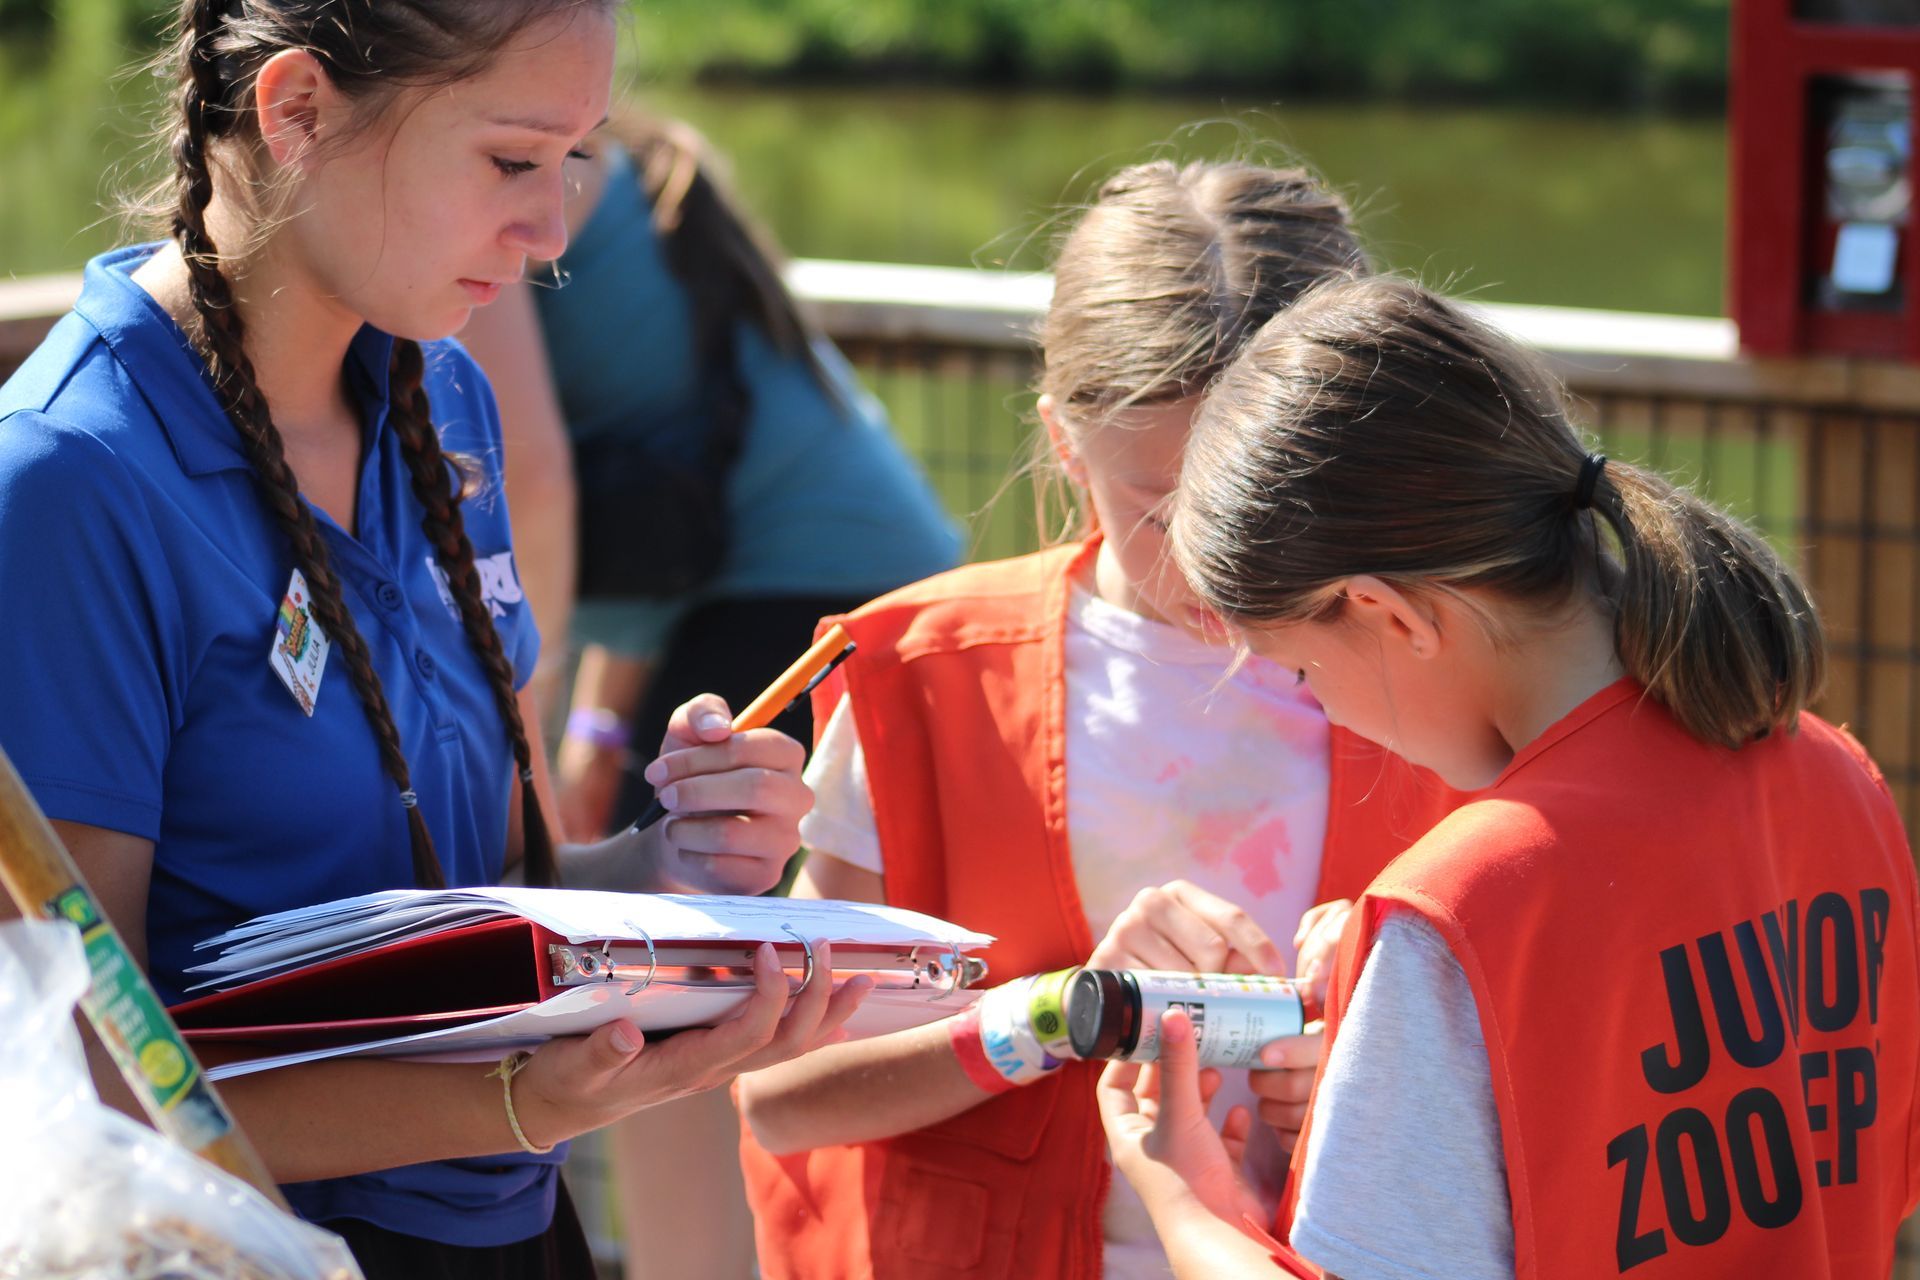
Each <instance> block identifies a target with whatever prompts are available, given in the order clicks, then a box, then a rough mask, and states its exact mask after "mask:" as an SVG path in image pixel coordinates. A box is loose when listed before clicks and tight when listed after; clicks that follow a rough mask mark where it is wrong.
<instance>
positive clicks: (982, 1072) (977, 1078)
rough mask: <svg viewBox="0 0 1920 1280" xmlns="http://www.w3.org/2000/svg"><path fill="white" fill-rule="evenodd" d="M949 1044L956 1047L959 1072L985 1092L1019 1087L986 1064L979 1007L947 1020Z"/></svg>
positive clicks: (989, 1064)
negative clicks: (962, 1072)
mask: <svg viewBox="0 0 1920 1280" xmlns="http://www.w3.org/2000/svg"><path fill="white" fill-rule="evenodd" d="M947 1042H948V1043H949V1044H951V1045H952V1046H953V1056H954V1057H955V1058H957V1059H959V1061H960V1069H961V1070H962V1071H964V1072H966V1073H967V1079H969V1080H971V1081H973V1084H974V1087H975V1088H977V1089H979V1090H980V1091H981V1092H982V1093H1010V1092H1012V1091H1013V1090H1014V1089H1017V1088H1019V1086H1018V1085H1017V1084H1015V1083H1014V1082H1013V1081H1011V1080H1009V1079H1007V1078H1006V1077H1005V1076H1003V1075H1001V1074H1000V1073H999V1072H998V1071H996V1070H995V1069H994V1066H993V1064H992V1063H991V1062H989V1061H987V1050H986V1046H985V1045H983V1044H982V1043H981V1040H980V1006H978V1005H975V1006H974V1007H973V1008H971V1009H969V1010H967V1011H966V1012H965V1013H963V1014H960V1015H958V1016H956V1017H952V1018H948V1019H947Z"/></svg>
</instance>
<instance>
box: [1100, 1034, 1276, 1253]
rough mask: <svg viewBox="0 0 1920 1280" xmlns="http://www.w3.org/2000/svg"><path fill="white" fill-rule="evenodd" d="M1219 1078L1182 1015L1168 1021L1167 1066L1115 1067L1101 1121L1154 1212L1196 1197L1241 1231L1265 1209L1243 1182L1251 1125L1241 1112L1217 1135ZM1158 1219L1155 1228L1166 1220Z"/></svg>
mask: <svg viewBox="0 0 1920 1280" xmlns="http://www.w3.org/2000/svg"><path fill="white" fill-rule="evenodd" d="M1219 1083H1220V1076H1219V1073H1218V1072H1215V1071H1208V1072H1202V1071H1201V1070H1200V1066H1199V1054H1198V1052H1197V1050H1196V1048H1195V1045H1194V1038H1193V1023H1192V1022H1190V1021H1189V1020H1188V1019H1187V1015H1186V1014H1184V1013H1181V1012H1179V1011H1178V1010H1175V1011H1171V1012H1169V1013H1166V1014H1164V1015H1162V1016H1161V1019H1160V1061H1159V1062H1157V1063H1151V1064H1148V1065H1146V1066H1144V1067H1143V1066H1141V1065H1140V1064H1139V1063H1132V1062H1115V1063H1112V1064H1110V1065H1109V1066H1108V1067H1107V1069H1106V1071H1105V1072H1103V1073H1102V1074H1101V1076H1100V1088H1099V1090H1098V1097H1099V1101H1100V1118H1101V1120H1102V1121H1103V1122H1104V1123H1105V1125H1106V1128H1107V1146H1108V1149H1109V1150H1110V1151H1111V1152H1112V1155H1113V1164H1114V1167H1115V1168H1116V1169H1118V1170H1120V1172H1121V1173H1122V1174H1123V1175H1124V1176H1125V1177H1126V1179H1127V1181H1129V1182H1131V1183H1132V1184H1133V1186H1134V1189H1135V1190H1137V1191H1138V1192H1139V1193H1140V1198H1141V1199H1142V1200H1144V1201H1146V1203H1147V1208H1148V1210H1149V1211H1150V1212H1152V1211H1153V1210H1154V1208H1155V1206H1156V1205H1159V1206H1161V1207H1162V1208H1164V1207H1165V1205H1166V1204H1168V1203H1169V1202H1170V1201H1171V1200H1175V1199H1178V1198H1180V1197H1182V1196H1191V1197H1193V1198H1194V1199H1196V1200H1198V1201H1199V1202H1200V1203H1201V1204H1202V1205H1204V1206H1205V1207H1206V1209H1207V1210H1208V1211H1209V1212H1210V1213H1212V1214H1213V1215H1214V1216H1215V1217H1218V1218H1220V1219H1222V1220H1223V1221H1226V1222H1229V1223H1232V1224H1233V1225H1234V1226H1236V1227H1238V1226H1239V1225H1240V1223H1241V1222H1242V1220H1243V1219H1245V1218H1246V1217H1248V1216H1251V1217H1252V1218H1253V1219H1254V1220H1255V1221H1256V1222H1257V1221H1260V1220H1261V1218H1262V1217H1263V1211H1262V1209H1261V1206H1260V1201H1259V1199H1258V1198H1257V1197H1255V1196H1254V1194H1253V1191H1252V1190H1251V1189H1250V1188H1249V1187H1248V1186H1247V1184H1246V1183H1245V1182H1244V1181H1243V1180H1242V1179H1241V1177H1240V1168H1239V1160H1238V1155H1239V1154H1240V1153H1243V1152H1244V1150H1245V1146H1246V1136H1247V1128H1248V1126H1249V1124H1250V1123H1251V1118H1250V1117H1249V1116H1248V1115H1247V1112H1246V1110H1245V1109H1244V1108H1241V1107H1235V1108H1234V1109H1233V1110H1232V1111H1231V1112H1229V1113H1228V1115H1227V1121H1226V1124H1225V1125H1224V1126H1223V1127H1222V1130H1221V1131H1218V1132H1216V1131H1215V1129H1214V1127H1213V1125H1212V1124H1211V1123H1210V1122H1209V1121H1208V1120H1207V1103H1208V1102H1209V1100H1210V1099H1211V1098H1212V1095H1213V1092H1214V1090H1215V1089H1217V1088H1218V1087H1219ZM1159 1216H1160V1215H1159V1214H1157V1213H1156V1214H1155V1220H1156V1221H1158V1220H1159Z"/></svg>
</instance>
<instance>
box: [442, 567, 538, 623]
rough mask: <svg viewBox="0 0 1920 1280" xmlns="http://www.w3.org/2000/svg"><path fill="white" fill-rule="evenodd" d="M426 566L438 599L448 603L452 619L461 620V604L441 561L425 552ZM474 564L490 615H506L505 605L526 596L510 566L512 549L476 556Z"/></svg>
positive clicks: (444, 603) (523, 598)
mask: <svg viewBox="0 0 1920 1280" xmlns="http://www.w3.org/2000/svg"><path fill="white" fill-rule="evenodd" d="M427 567H428V568H429V569H431V570H433V585H434V587H435V588H436V589H437V590H438V591H439V592H440V603H441V604H443V605H445V606H446V607H447V613H448V614H449V615H451V616H452V618H453V620H454V621H455V622H458V621H460V606H459V604H458V603H457V602H456V601H455V600H454V598H453V588H452V586H451V585H450V584H449V583H448V582H447V575H446V573H445V571H443V570H442V569H441V568H440V562H439V561H438V560H435V559H434V558H433V557H432V556H428V557H427ZM473 567H474V569H475V571H476V572H478V573H479V575H480V598H481V599H482V600H484V601H486V602H487V612H488V613H489V614H491V615H492V616H493V617H496V618H504V617H506V616H507V609H506V607H507V606H508V605H510V604H519V603H520V602H521V601H522V600H525V599H526V598H527V597H526V593H525V592H524V591H522V590H521V589H520V575H519V574H518V573H517V572H516V571H515V570H514V567H513V552H511V551H501V552H498V553H497V554H495V555H490V556H484V557H482V556H475V557H474V559H473Z"/></svg>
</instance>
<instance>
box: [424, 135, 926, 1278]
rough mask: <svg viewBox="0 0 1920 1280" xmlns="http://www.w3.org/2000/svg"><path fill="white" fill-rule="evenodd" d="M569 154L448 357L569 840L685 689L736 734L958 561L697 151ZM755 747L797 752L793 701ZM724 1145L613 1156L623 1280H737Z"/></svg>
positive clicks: (639, 785)
mask: <svg viewBox="0 0 1920 1280" xmlns="http://www.w3.org/2000/svg"><path fill="white" fill-rule="evenodd" d="M586 151H587V152H588V158H587V159H586V160H585V161H584V162H582V163H580V164H579V165H578V168H579V170H580V190H579V192H578V194H577V195H576V196H575V197H574V198H573V199H572V201H571V202H570V204H569V208H568V215H567V221H568V225H569V228H570V230H571V231H572V237H571V239H570V243H569V245H568V248H567V250H566V252H565V254H564V256H563V257H562V258H561V259H560V260H559V261H557V262H555V263H553V264H552V266H551V272H550V274H548V275H547V276H546V278H544V279H536V280H535V281H534V282H530V283H529V284H522V285H519V286H515V287H512V288H510V289H509V290H507V291H506V293H504V294H503V295H502V296H501V298H500V299H499V301H498V302H497V303H496V304H495V306H493V307H491V308H489V309H488V310H487V311H486V312H484V313H481V314H478V315H476V318H475V321H474V323H473V324H471V325H469V327H468V328H467V329H466V330H464V331H463V332H462V334H461V338H462V340H463V341H464V342H466V344H467V345H468V347H469V348H470V350H471V351H472V352H473V354H474V355H475V356H476V357H477V358H478V359H479V360H480V361H481V363H482V364H483V366H484V367H485V368H486V370H487V371H488V374H489V376H490V377H491V379H492V381H493V383H494V386H495V389H496V393H497V395H498V397H499V400H500V405H501V415H502V418H503V421H504V427H505V438H506V475H507V488H508V489H509V491H510V492H511V493H512V495H513V504H514V505H513V520H514V526H515V529H514V533H515V538H516V542H517V546H518V547H519V556H520V560H521V565H522V573H521V577H522V580H523V582H524V585H525V591H526V594H527V596H528V598H529V600H530V602H531V604H532V606H533V609H534V612H535V615H536V617H537V618H538V620H539V623H540V626H541V628H542V631H543V633H544V634H545V635H546V636H548V637H549V639H548V643H547V647H546V650H545V652H546V653H547V655H549V660H548V662H547V663H546V664H545V670H544V671H543V672H542V673H541V675H540V676H539V677H537V683H536V688H537V689H538V690H539V691H540V693H541V695H542V696H544V698H546V699H547V700H548V705H549V706H551V705H553V704H554V703H555V702H557V700H558V699H559V698H560V696H561V691H560V689H559V681H560V679H561V678H562V677H563V674H564V670H565V667H564V663H563V660H562V659H561V655H564V654H566V652H567V651H568V648H569V646H568V644H567V643H566V642H565V641H564V639H557V637H564V636H565V635H566V634H567V633H568V631H569V630H571V634H572V637H573V639H574V642H575V644H576V645H578V646H579V649H580V662H579V667H578V672H577V675H576V677H575V681H574V684H573V689H572V695H571V707H570V710H569V712H568V715H567V721H566V725H567V727H566V731H565V733H564V734H563V735H562V737H561V740H560V747H559V751H558V759H557V762H556V771H555V783H556V790H557V793H558V800H559V808H560V816H561V821H562V822H563V824H564V826H565V829H566V830H567V832H568V833H569V834H570V836H571V837H573V838H576V839H578V838H585V837H587V836H589V835H592V834H595V833H599V832H603V831H606V830H608V829H609V828H611V827H612V826H613V824H615V823H617V822H625V821H628V820H630V819H631V818H633V817H634V816H636V815H637V814H638V813H639V812H640V810H641V809H642V808H643V807H644V806H645V804H646V803H647V802H648V801H649V800H650V799H651V798H652V788H651V786H650V785H649V784H648V783H647V781H646V780H645V778H644V777H642V776H641V775H640V774H639V773H638V771H637V763H644V761H642V760H640V758H639V757H637V756H635V755H633V754H632V753H631V752H629V750H628V744H629V743H630V742H639V743H645V742H652V741H655V740H657V739H658V738H659V736H660V732H661V728H662V726H663V725H664V722H665V717H666V715H667V713H668V712H669V711H670V710H671V709H672V707H673V706H674V705H676V702H677V701H684V700H685V697H684V696H681V695H680V694H679V692H678V691H680V690H682V689H688V688H691V689H694V690H695V691H696V692H697V691H701V690H706V689H712V690H713V691H715V692H718V693H719V694H721V695H722V696H723V697H725V698H726V699H727V700H728V703H729V705H730V706H732V707H733V708H734V709H735V710H738V709H740V708H741V707H743V706H745V705H746V703H747V702H748V701H749V700H751V699H752V697H753V696H754V695H755V694H756V693H758V692H759V691H760V689H761V688H763V687H764V686H765V685H766V684H768V683H770V682H771V681H772V679H773V678H774V677H775V676H777V675H778V674H779V673H780V672H781V671H782V670H783V669H785V667H786V665H787V664H788V663H789V662H791V661H792V659H793V658H794V657H796V656H797V655H798V654H799V653H800V652H801V651H802V650H804V649H805V648H806V647H807V645H808V644H809V642H810V641H811V638H812V631H813V627H814V624H815V622H816V621H817V620H818V619H819V618H821V617H823V616H826V615H829V614H835V613H841V612H845V611H847V610H849V609H851V608H853V607H855V606H857V605H859V604H862V603H864V602H865V601H867V600H869V599H871V598H873V597H874V596H877V595H880V594H882V593H884V592H886V591H889V590H891V589H893V588H894V587H897V586H900V585H903V584H905V583H908V582H911V581H914V580H917V579H919V578H923V577H926V576H928V575H930V574H933V573H937V572H939V571H941V570H943V569H946V568H949V567H951V566H952V565H953V564H955V563H956V562H957V561H958V559H959V556H960V550H961V545H960V536H959V533H958V530H957V529H956V528H955V527H954V525H953V523H952V521H951V520H950V519H949V518H948V517H947V515H946V513H945V512H944V510H943V509H942V508H941V505H940V503H939V500H938V498H937V497H936V496H935V495H934V493H933V491H932V490H931V488H930V487H929V486H928V484H927V482H926V480H925V478H924V476H923V475H922V474H921V473H920V471H919V470H918V468H917V467H916V466H915V464H914V463H913V462H912V461H911V460H910V459H909V458H908V457H907V456H906V454H905V453H904V451H903V450H902V449H901V448H900V446H899V444H898V443H897V442H896V441H895V439H894V437H893V434H892V431H891V430H890V428H889V425H888V423H887V419H886V416H885V412H884V410H883V409H882V408H881V407H880V405H879V404H878V402H877V401H875V400H874V399H873V398H872V397H871V396H870V395H869V394H868V393H867V392H866V391H865V390H863V389H862V388H861V387H860V385H859V383H858V382H857V380H856V379H855V377H854V374H853V371H852V369H851V368H850V367H849V366H848V364H847V362H846V360H845V359H844V358H843V357H842V356H841V354H840V353H839V352H838V351H837V350H836V349H834V347H833V345H832V344H831V343H830V342H828V341H827V340H826V339H825V338H824V337H823V336H822V335H820V334H819V333H817V332H816V331H815V330H813V329H812V328H811V327H810V326H809V325H808V324H807V323H806V322H805V320H804V319H803V318H802V317H801V316H800V314H799V312H798V310H797V308H796V307H795V305H794V302H793V299H792V297H791V296H790V295H789V294H788V293H787V290H786V288H785V286H784V285H783V284H782V282H781V278H780V275H779V270H778V267H777V266H776V265H775V264H776V262H777V255H776V253H775V251H774V250H772V248H771V247H770V246H769V245H768V243H767V242H766V241H765V240H764V239H763V238H762V237H761V236H760V235H759V234H758V232H757V230H756V229H755V228H754V227H753V226H752V224H751V223H750V222H749V221H748V220H747V218H746V217H745V216H744V215H743V213H742V212H741V211H740V210H739V209H738V207H737V206H736V205H735V204H734V203H733V201H732V200H731V199H730V198H729V196H728V195H727V194H726V192H725V191H724V190H723V188H722V186H721V185H720V183H719V182H718V181H717V180H716V175H715V174H714V173H713V171H712V168H711V164H710V159H709V157H708V156H707V155H706V154H705V151H704V147H703V144H702V143H701V141H700V139H699V138H698V137H697V136H696V135H695V134H694V133H693V132H692V131H691V130H690V129H688V128H687V127H686V126H684V125H680V124H677V123H672V122H665V121H650V120H644V119H630V120H627V121H623V122H622V124H621V125H620V126H618V127H617V128H615V129H610V130H603V131H602V133H601V134H600V135H599V136H598V137H596V138H595V139H594V140H593V141H592V142H591V143H590V144H589V146H588V147H587V148H586ZM541 285H544V286H547V287H538V286H541ZM576 584H577V593H576V590H575V587H576ZM776 726H777V727H778V728H780V729H782V730H784V731H786V732H788V733H790V734H792V735H793V736H794V737H796V738H798V739H799V740H800V741H802V742H811V740H812V734H811V712H810V710H809V709H808V708H807V706H806V705H805V703H804V701H803V702H802V704H801V705H800V706H799V707H797V708H795V709H794V710H793V711H792V712H789V713H788V714H787V715H786V716H783V717H782V718H781V719H780V720H778V721H776ZM635 762H637V763H635ZM737 1124H738V1122H737V1120H736V1118H735V1117H734V1114H733V1111H732V1106H731V1102H730V1101H729V1100H728V1099H727V1097H726V1095H725V1093H724V1091H716V1092H715V1093H713V1094H710V1095H703V1096H697V1097H695V1098H689V1099H687V1100H686V1101H685V1102H684V1103H681V1104H676V1105H675V1106H674V1107H669V1108H656V1109H655V1110H654V1111H653V1112H651V1113H649V1118H648V1119H647V1120H646V1121H644V1122H642V1123H641V1124H638V1125H631V1126H626V1127H623V1128H622V1129H620V1130H617V1131H616V1132H615V1133H614V1135H613V1143H614V1150H615V1161H614V1162H615V1165H616V1169H617V1173H618V1177H619V1180H620V1184H621V1195H620V1201H621V1206H622V1211H623V1212H622V1217H623V1220H624V1224H625V1229H626V1230H625V1234H626V1236H627V1239H628V1240H629V1241H641V1240H644V1241H645V1250H644V1253H642V1252H639V1251H638V1250H636V1249H633V1248H630V1249H629V1252H628V1259H627V1265H628V1267H629V1274H630V1275H636V1276H645V1275H651V1274H655V1273H656V1272H657V1274H659V1275H662V1276H665V1275H671V1274H676V1273H677V1274H701V1275H708V1276H715V1277H721V1278H722V1280H726V1278H728V1277H732V1276H738V1277H741V1280H745V1277H747V1276H749V1275H751V1273H752V1271H751V1269H752V1265H753V1252H752V1250H753V1245H752V1230H751V1222H750V1220H749V1218H748V1217H747V1213H746V1207H745V1201H744V1198H743V1196H742V1193H741V1191H740V1189H739V1169H738V1158H737V1155H736V1145H737ZM661 1143H670V1144H672V1149H676V1150H681V1151H684V1152H688V1153H692V1152H695V1151H700V1152H706V1153H708V1155H709V1157H710V1158H706V1159H701V1160H697V1161H692V1160H689V1161H683V1162H681V1163H677V1164H676V1165H675V1166H674V1167H673V1175H672V1177H671V1178H670V1179H665V1178H662V1177H661V1176H660V1174H659V1172H658V1170H659V1167H660V1165H659V1162H657V1161H655V1162H653V1164H652V1165H649V1164H648V1162H647V1161H646V1160H645V1159H644V1158H643V1157H644V1153H645V1152H646V1151H648V1150H652V1151H654V1152H656V1153H657V1152H658V1151H659V1150H660V1149H661V1146H660V1144H661ZM629 1156H631V1158H629Z"/></svg>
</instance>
